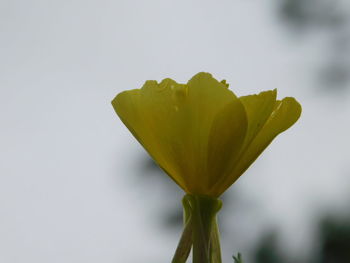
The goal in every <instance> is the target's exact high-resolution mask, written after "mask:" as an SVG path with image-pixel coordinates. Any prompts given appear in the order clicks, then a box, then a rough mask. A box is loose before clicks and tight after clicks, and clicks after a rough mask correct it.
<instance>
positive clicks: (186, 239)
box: [172, 194, 222, 263]
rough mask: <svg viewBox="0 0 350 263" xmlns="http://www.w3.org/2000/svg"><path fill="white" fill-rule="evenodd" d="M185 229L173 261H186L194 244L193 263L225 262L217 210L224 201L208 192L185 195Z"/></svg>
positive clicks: (179, 262)
mask: <svg viewBox="0 0 350 263" xmlns="http://www.w3.org/2000/svg"><path fill="white" fill-rule="evenodd" d="M182 203H183V207H184V230H183V233H182V236H181V239H180V241H179V244H178V246H177V249H176V252H175V255H174V258H173V260H172V263H185V262H186V260H187V258H188V256H189V254H190V251H191V247H192V246H193V252H192V254H193V260H192V262H193V263H221V251H220V235H219V228H218V225H217V221H216V214H217V212H218V211H219V210H220V208H221V206H222V202H221V201H220V200H218V199H216V198H212V197H208V196H199V195H190V194H187V195H185V196H184V198H183V200H182Z"/></svg>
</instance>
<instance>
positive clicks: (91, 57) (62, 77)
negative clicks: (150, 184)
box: [0, 0, 350, 263]
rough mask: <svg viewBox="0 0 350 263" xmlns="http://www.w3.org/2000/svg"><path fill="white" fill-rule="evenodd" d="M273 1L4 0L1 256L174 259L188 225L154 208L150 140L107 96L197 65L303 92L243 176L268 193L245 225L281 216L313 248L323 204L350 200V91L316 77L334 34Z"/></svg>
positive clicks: (245, 82)
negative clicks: (298, 108) (291, 30)
mask: <svg viewBox="0 0 350 263" xmlns="http://www.w3.org/2000/svg"><path fill="white" fill-rule="evenodd" d="M275 11H276V8H275V6H274V4H273V1H272V0H271V1H260V0H259V1H258V0H251V1H243V0H230V1H228V0H227V1H206V0H204V1H203V0H201V1H193V0H191V1H188V0H186V1H185V0H178V1H168V0H158V1H155V0H150V1H130V0H128V1H121V0H117V1H105V0H102V1H86V0H85V1H82V0H73V1H72V0H70V1H66V0H61V1H44V0H42V1H39V0H36V1H35V0H30V1H24V0H23V1H19V0H0V91H1V95H0V125H1V126H0V127H1V128H0V147H1V148H0V149H1V150H0V261H1V262H8V263H22V262H28V263H31V262H33V263H34V262H35V263H47V262H50V263H51V262H52V263H56V262H57V263H61V262H65V263H76V262H85V263H93V262H105V263H112V262H135V263H136V262H155V263H157V262H169V261H170V258H171V256H172V254H173V251H174V249H175V247H176V242H177V238H178V236H173V232H171V234H170V232H166V231H164V230H162V229H161V228H159V227H157V224H156V222H150V220H149V218H150V216H149V215H150V212H149V207H152V206H154V205H153V204H152V201H154V200H153V199H154V197H150V196H151V195H147V191H140V185H139V182H138V180H137V179H135V178H137V177H135V176H134V175H135V173H137V172H139V171H138V170H137V169H135V165H137V162H138V161H140V159H139V157H140V155H142V154H143V150H142V149H141V147H140V146H139V145H138V144H137V142H136V140H135V139H134V138H133V137H132V136H131V134H130V133H129V132H128V130H127V129H126V128H125V127H124V126H123V125H122V123H121V122H120V121H119V119H118V118H117V116H116V115H115V114H114V111H113V109H112V107H111V105H110V101H111V100H112V99H113V97H114V96H115V95H116V94H117V93H118V92H120V91H122V90H125V89H134V88H140V87H141V86H142V84H143V82H144V81H145V80H147V79H155V80H161V79H163V78H166V77H171V78H173V79H175V80H177V81H179V82H186V81H187V80H188V79H189V78H191V77H192V76H193V75H194V74H196V73H197V72H199V71H207V72H211V73H212V74H213V75H214V77H216V78H218V79H226V80H227V81H228V83H230V85H231V86H230V87H231V89H232V90H233V91H234V92H236V93H237V94H238V95H246V94H251V93H257V92H260V91H262V90H266V89H274V88H277V89H278V93H279V95H278V96H279V98H283V97H285V96H294V97H296V98H297V99H298V100H299V102H300V103H301V104H302V106H303V113H302V117H301V119H300V120H299V121H298V123H297V124H296V125H295V126H293V127H292V128H291V129H290V130H288V131H287V132H285V133H284V134H282V135H280V136H279V137H278V138H277V139H276V140H275V141H274V142H273V144H272V145H271V146H270V147H269V149H268V150H267V151H266V152H265V153H264V154H263V155H262V156H261V158H259V160H258V161H257V162H256V163H255V164H254V165H253V166H252V167H251V169H250V170H249V171H248V172H247V173H246V174H245V175H244V176H243V177H242V178H241V179H240V180H239V181H238V182H237V184H236V185H235V186H234V187H236V188H237V189H239V192H240V193H242V198H243V199H246V200H253V201H252V202H254V204H255V207H257V208H256V210H255V211H254V214H255V215H257V218H256V217H255V218H252V219H251V221H248V222H251V224H252V225H248V226H246V227H247V228H251V229H253V232H254V233H255V231H256V233H258V232H259V231H261V230H262V229H263V227H264V226H265V225H266V224H267V223H266V222H270V223H271V222H275V223H276V224H280V225H281V228H282V229H283V233H284V242H285V243H286V244H287V245H288V246H290V247H291V249H292V250H293V249H294V250H295V251H302V250H303V248H304V249H305V247H304V245H305V244H310V240H311V234H312V231H313V229H312V227H313V222H312V218H313V215H314V213H315V212H316V211H322V210H326V209H329V208H331V209H335V210H339V211H342V210H343V207H344V206H345V204H346V203H347V202H348V201H349V200H350V194H349V191H348V189H349V187H350V178H349V176H350V168H349V161H350V158H349V150H348V149H349V147H350V144H349V139H348V134H350V124H349V114H350V104H349V92H347V91H344V92H343V93H342V94H341V96H339V94H332V93H327V92H321V91H320V90H318V89H317V87H315V82H314V80H313V78H314V75H313V69H314V68H315V65H318V64H319V63H320V61H322V55H323V52H324V42H323V39H324V36H323V35H322V34H315V35H313V36H312V37H310V38H308V40H303V41H301V40H297V39H295V38H293V37H292V36H290V35H288V33H287V32H286V31H285V29H284V28H283V26H282V25H281V24H280V23H279V20H278V18H277V16H276V14H275ZM141 188H142V187H141ZM154 191H155V192H156V191H157V189H154ZM179 203H180V200H179ZM226 205H227V207H230V204H226ZM152 209H154V208H150V210H151V211H152ZM232 209H234V207H232ZM246 217H249V215H247V216H246ZM257 219H260V220H257ZM234 224H235V222H232V225H233V226H232V228H234ZM254 236H255V234H251V233H250V232H249V234H248V233H247V235H242V241H241V243H239V244H236V245H237V250H239V249H244V247H245V244H246V243H249V241H250V239H252V238H254ZM225 246H226V249H231V247H229V246H228V245H224V248H225ZM130 251H133V252H132V253H131V252H130ZM233 252H235V251H232V253H233ZM227 253H229V252H227V251H226V250H225V254H224V261H225V262H230V260H231V259H230V258H231V255H230V254H227Z"/></svg>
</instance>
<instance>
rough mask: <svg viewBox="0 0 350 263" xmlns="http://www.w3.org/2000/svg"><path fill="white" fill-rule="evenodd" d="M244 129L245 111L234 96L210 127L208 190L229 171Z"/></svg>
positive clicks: (244, 132) (243, 136) (237, 153)
mask: <svg viewBox="0 0 350 263" xmlns="http://www.w3.org/2000/svg"><path fill="white" fill-rule="evenodd" d="M246 131H247V115H246V111H245V109H244V106H243V104H242V103H241V101H240V100H239V99H238V98H236V99H234V100H232V102H231V103H229V104H227V105H226V106H225V107H224V108H223V109H222V110H221V111H220V112H219V113H218V114H217V116H216V118H215V120H214V122H213V124H212V127H211V131H210V136H209V145H208V162H207V173H208V182H207V187H208V189H209V190H210V189H212V188H213V186H214V185H215V184H216V183H217V182H220V181H221V180H222V178H223V177H224V176H225V175H226V174H227V172H229V171H230V169H231V164H232V163H233V162H234V161H235V160H236V159H237V157H238V155H239V153H240V150H241V147H242V146H243V142H244V138H245V136H246ZM225 190H226V189H221V191H222V192H224V191H225ZM207 191H208V190H207Z"/></svg>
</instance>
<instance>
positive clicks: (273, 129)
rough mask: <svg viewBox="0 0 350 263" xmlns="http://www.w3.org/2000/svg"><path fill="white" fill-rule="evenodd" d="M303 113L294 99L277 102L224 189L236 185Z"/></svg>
mask: <svg viewBox="0 0 350 263" xmlns="http://www.w3.org/2000/svg"><path fill="white" fill-rule="evenodd" d="M301 111H302V109H301V105H300V104H299V103H298V102H297V101H296V100H295V99H294V98H292V97H286V98H284V99H283V100H282V101H279V100H278V101H276V102H275V104H274V109H273V111H272V113H271V115H270V116H269V118H268V119H267V121H266V122H265V124H264V126H263V127H262V128H261V130H260V131H258V132H257V133H256V134H255V137H254V138H253V139H252V141H251V142H250V143H249V144H248V145H246V146H245V148H243V149H242V154H241V157H240V158H239V160H238V161H237V164H236V166H235V168H234V170H233V171H232V174H231V178H229V179H227V180H226V181H225V183H224V184H223V185H224V187H226V188H228V187H229V186H230V185H231V184H232V183H234V181H235V180H236V179H238V178H239V176H241V175H242V174H243V173H244V172H245V171H246V170H247V169H248V167H249V166H250V165H251V164H252V163H253V162H254V161H255V160H256V159H257V158H258V156H259V155H260V154H261V153H262V152H263V151H264V150H265V148H266V147H267V146H268V145H269V144H270V143H271V142H272V140H273V139H274V138H275V137H276V136H277V135H278V134H280V133H282V132H283V131H285V130H287V129H288V128H290V127H291V126H292V125H293V124H294V123H295V122H296V121H297V120H298V119H299V117H300V115H301ZM232 179H233V180H232Z"/></svg>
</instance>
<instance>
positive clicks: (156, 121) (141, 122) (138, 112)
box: [112, 79, 187, 191]
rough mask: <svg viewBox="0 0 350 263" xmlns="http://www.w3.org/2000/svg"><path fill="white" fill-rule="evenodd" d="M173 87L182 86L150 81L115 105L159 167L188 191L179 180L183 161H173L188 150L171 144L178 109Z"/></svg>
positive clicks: (118, 97) (123, 95)
mask: <svg viewBox="0 0 350 263" xmlns="http://www.w3.org/2000/svg"><path fill="white" fill-rule="evenodd" d="M171 86H178V84H177V83H176V82H175V81H173V80H170V79H165V80H163V81H162V82H161V83H160V84H158V83H157V82H156V81H146V83H145V84H144V86H143V87H142V89H140V90H130V91H124V92H122V93H120V94H118V95H117V96H116V97H115V99H114V100H113V101H112V105H113V107H114V109H115V111H116V113H117V114H118V116H119V117H120V119H121V120H122V121H123V123H124V124H125V126H126V127H127V128H128V129H129V130H130V131H131V133H132V134H133V135H134V136H135V138H136V139H137V140H138V141H139V142H140V143H141V145H142V146H143V147H144V148H145V150H146V151H147V152H148V153H149V154H150V155H151V157H152V158H153V159H154V160H155V161H156V163H157V164H158V165H159V166H160V167H161V168H162V169H163V170H164V171H165V172H166V173H167V174H168V175H169V176H170V177H171V178H172V179H173V180H174V181H175V182H176V183H177V184H179V186H180V187H182V188H183V189H184V190H185V191H186V190H187V189H186V184H185V182H184V180H183V178H182V177H181V176H179V174H180V173H181V164H180V163H179V160H174V159H173V158H174V157H177V154H176V153H177V152H183V151H184V150H185V149H184V148H183V147H184V146H181V145H179V144H176V142H170V141H169V139H171V137H170V138H169V134H168V133H169V132H171V131H172V130H173V129H172V126H174V125H173V123H172V122H171V120H172V119H174V118H173V116H174V113H175V106H176V105H175V101H174V100H173V98H172V96H170V95H171V88H170V87H171ZM167 120H168V122H167ZM167 135H168V136H167ZM170 136H172V133H171V134H170Z"/></svg>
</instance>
